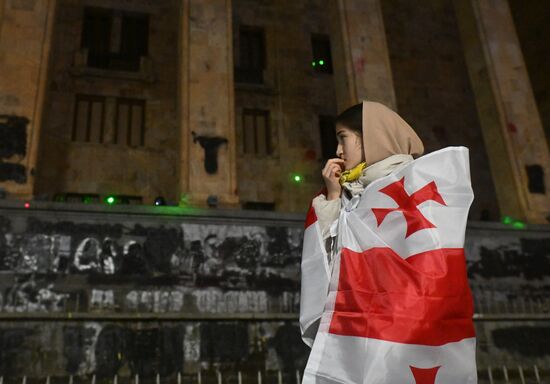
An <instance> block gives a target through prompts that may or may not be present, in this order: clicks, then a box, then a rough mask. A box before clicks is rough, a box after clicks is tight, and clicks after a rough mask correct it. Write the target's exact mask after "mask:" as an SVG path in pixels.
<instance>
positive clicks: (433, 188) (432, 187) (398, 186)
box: [372, 177, 447, 238]
mask: <svg viewBox="0 0 550 384" xmlns="http://www.w3.org/2000/svg"><path fill="white" fill-rule="evenodd" d="M380 192H382V193H383V194H385V195H388V196H389V197H391V198H392V199H393V200H394V201H395V202H396V203H397V205H398V207H397V208H373V209H372V212H373V213H374V216H376V222H377V223H378V226H380V224H382V222H383V221H384V219H385V218H386V216H387V215H388V214H389V213H391V212H393V211H399V212H401V213H403V216H404V217H405V220H406V221H407V234H406V235H405V238H407V237H409V236H410V235H412V234H413V233H415V232H417V231H420V230H421V229H427V228H435V225H433V224H432V223H430V221H429V220H428V219H426V218H425V217H424V216H423V215H422V212H420V211H419V210H418V206H419V205H420V204H422V203H423V202H425V201H428V200H433V201H435V202H437V203H439V204H442V205H447V204H445V201H443V198H442V197H441V195H440V194H439V191H438V190H437V185H436V184H435V181H432V182H430V183H428V184H426V185H425V186H423V187H422V188H420V189H419V190H418V191H416V192H414V193H413V194H412V195H410V196H409V194H408V193H407V191H405V177H402V178H401V180H398V181H396V182H395V183H392V184H389V185H387V186H385V187H384V188H382V189H381V190H380Z"/></svg>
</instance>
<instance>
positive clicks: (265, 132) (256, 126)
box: [243, 109, 271, 155]
mask: <svg viewBox="0 0 550 384" xmlns="http://www.w3.org/2000/svg"><path fill="white" fill-rule="evenodd" d="M243 151H244V153H253V154H257V155H269V154H271V133H270V129H269V111H264V110H260V109H244V110H243Z"/></svg>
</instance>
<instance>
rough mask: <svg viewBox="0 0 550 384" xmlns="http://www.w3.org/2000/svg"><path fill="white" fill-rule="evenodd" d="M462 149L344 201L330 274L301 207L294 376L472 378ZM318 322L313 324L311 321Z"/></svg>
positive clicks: (434, 156) (313, 379) (421, 162)
mask: <svg viewBox="0 0 550 384" xmlns="http://www.w3.org/2000/svg"><path fill="white" fill-rule="evenodd" d="M469 169H470V168H469V159H468V149H467V148H465V147H448V148H444V149H442V150H439V151H436V152H432V153H430V154H428V155H425V156H422V157H420V158H418V159H416V160H414V161H412V162H411V163H409V164H407V165H405V166H404V167H403V168H401V169H400V170H398V171H397V172H395V173H392V174H390V175H388V176H385V177H382V178H380V179H377V180H375V181H373V182H372V183H371V184H369V185H368V186H367V187H366V188H365V190H364V191H363V192H362V194H361V195H356V196H355V197H353V198H351V199H348V198H347V197H346V196H345V195H344V194H342V199H343V200H342V204H343V208H342V209H341V210H340V216H339V218H338V244H337V245H336V247H337V252H336V256H335V259H334V263H333V267H332V268H333V270H332V272H331V271H329V266H328V263H327V258H326V251H325V249H324V247H323V246H322V241H321V238H320V233H319V225H318V223H317V222H316V217H315V212H314V210H313V207H311V206H310V210H309V213H308V215H307V219H306V229H305V234H304V248H303V252H302V290H301V307H300V326H301V330H302V338H303V339H304V341H305V342H306V343H307V344H308V345H310V346H312V350H311V354H310V356H309V360H308V362H307V366H306V368H305V372H304V378H303V383H387V384H409V383H410V384H414V383H416V384H428V383H429V384H433V383H440V384H441V383H445V384H454V383H457V384H458V383H460V384H464V383H477V370H476V362H475V331H474V325H473V320H472V316H473V302H472V296H471V292H470V288H469V286H468V280H467V275H466V263H465V257H464V234H465V230H466V221H467V216H468V210H469V208H470V204H471V203H472V200H473V193H472V188H471V185H470V171H469ZM317 327H318V328H317Z"/></svg>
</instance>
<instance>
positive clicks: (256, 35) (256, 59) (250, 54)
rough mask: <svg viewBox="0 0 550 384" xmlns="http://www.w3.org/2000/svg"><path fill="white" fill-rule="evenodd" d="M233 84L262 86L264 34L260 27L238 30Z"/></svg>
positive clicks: (246, 27) (243, 27)
mask: <svg viewBox="0 0 550 384" xmlns="http://www.w3.org/2000/svg"><path fill="white" fill-rule="evenodd" d="M237 44H238V48H239V49H238V55H236V58H235V59H236V60H235V64H236V65H235V82H237V83H253V84H262V83H263V81H264V75H263V71H264V69H265V33H264V29H263V28H261V27H248V26H241V27H240V28H239V41H238V43H237Z"/></svg>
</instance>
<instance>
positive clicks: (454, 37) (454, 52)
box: [382, 0, 500, 221]
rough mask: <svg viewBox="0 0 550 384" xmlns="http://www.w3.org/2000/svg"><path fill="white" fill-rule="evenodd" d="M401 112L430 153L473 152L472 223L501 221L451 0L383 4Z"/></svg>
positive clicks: (471, 156) (388, 2)
mask: <svg viewBox="0 0 550 384" xmlns="http://www.w3.org/2000/svg"><path fill="white" fill-rule="evenodd" d="M382 11H383V15H384V24H385V27H386V36H387V41H388V47H389V53H390V60H391V68H392V71H393V81H394V86H395V94H396V98H397V111H398V112H399V114H400V115H401V116H403V118H404V119H405V120H406V121H407V122H409V123H410V124H411V126H412V127H413V128H414V129H415V130H416V132H418V135H419V136H420V138H421V139H422V140H423V142H424V146H425V150H426V152H431V151H433V150H436V149H439V148H443V147H446V146H449V145H464V146H466V147H468V148H469V149H470V163H471V172H472V185H473V189H474V193H475V195H476V199H475V200H474V203H473V205H472V208H471V210H470V217H471V219H472V220H480V219H484V218H488V219H490V220H496V221H498V220H499V218H500V214H499V207H498V204H497V200H496V195H495V189H494V185H493V180H492V176H491V170H490V168H489V160H488V157H487V153H486V150H485V144H484V142H483V136H482V132H481V126H480V123H479V120H478V116H477V110H476V104H475V99H474V96H473V93H472V89H471V86H470V81H469V78H468V71H467V67H466V64H465V60H464V54H463V48H462V45H461V41H460V35H459V31H458V28H457V24H456V19H455V14H454V8H453V4H452V1H451V0H437V1H429V2H426V3H425V4H424V6H422V7H419V6H417V4H414V3H412V2H408V1H401V0H390V1H383V2H382Z"/></svg>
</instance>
